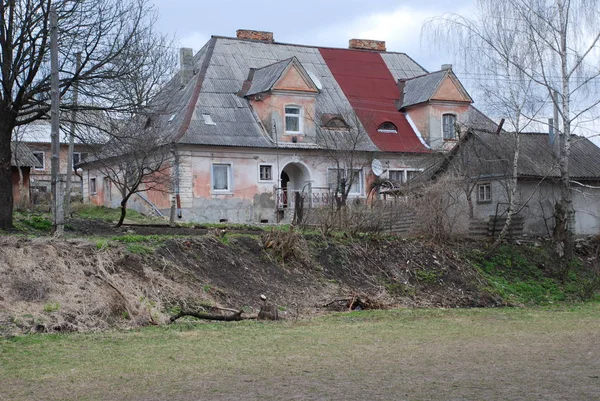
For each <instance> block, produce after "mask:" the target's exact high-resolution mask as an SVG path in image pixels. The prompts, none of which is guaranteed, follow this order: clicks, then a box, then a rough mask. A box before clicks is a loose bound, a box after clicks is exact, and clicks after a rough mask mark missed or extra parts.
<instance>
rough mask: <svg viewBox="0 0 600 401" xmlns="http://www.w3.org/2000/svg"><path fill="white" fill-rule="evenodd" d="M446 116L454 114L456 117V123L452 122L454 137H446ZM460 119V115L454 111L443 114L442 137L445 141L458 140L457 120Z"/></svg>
mask: <svg viewBox="0 0 600 401" xmlns="http://www.w3.org/2000/svg"><path fill="white" fill-rule="evenodd" d="M446 116H452V117H454V123H453V124H452V137H446V135H445V134H446V133H445V131H444V127H445V126H446V124H444V117H446ZM457 121H458V116H457V115H456V114H454V113H444V114H442V139H443V140H444V141H456V140H457V139H458V138H457V135H456V122H457Z"/></svg>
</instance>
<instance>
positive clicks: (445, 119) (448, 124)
mask: <svg viewBox="0 0 600 401" xmlns="http://www.w3.org/2000/svg"><path fill="white" fill-rule="evenodd" d="M442 129H443V131H444V139H449V140H454V139H456V116H455V115H454V114H444V115H443V116H442Z"/></svg>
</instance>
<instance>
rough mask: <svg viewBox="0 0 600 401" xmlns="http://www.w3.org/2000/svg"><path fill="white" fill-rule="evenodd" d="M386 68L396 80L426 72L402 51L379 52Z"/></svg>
mask: <svg viewBox="0 0 600 401" xmlns="http://www.w3.org/2000/svg"><path fill="white" fill-rule="evenodd" d="M381 58H383V61H385V64H386V65H387V67H388V69H389V70H390V72H391V73H392V75H393V76H394V79H395V80H396V81H397V80H399V79H409V78H414V77H417V76H419V75H423V74H426V73H427V71H426V70H425V69H424V68H423V67H421V66H420V65H419V64H417V63H416V62H415V61H414V60H413V59H412V58H410V57H408V56H407V55H406V54H404V53H381Z"/></svg>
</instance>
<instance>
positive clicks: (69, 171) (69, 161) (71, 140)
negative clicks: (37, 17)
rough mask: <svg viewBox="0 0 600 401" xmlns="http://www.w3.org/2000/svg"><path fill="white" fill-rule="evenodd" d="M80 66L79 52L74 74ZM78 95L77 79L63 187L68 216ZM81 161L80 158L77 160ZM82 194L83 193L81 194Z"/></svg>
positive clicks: (76, 54) (74, 88)
mask: <svg viewBox="0 0 600 401" xmlns="http://www.w3.org/2000/svg"><path fill="white" fill-rule="evenodd" d="M80 68H81V53H80V52H77V53H75V74H79V69H80ZM78 97H79V80H77V79H75V82H73V111H72V112H71V128H70V131H71V132H70V134H69V157H68V158H67V185H66V189H65V216H67V218H68V217H69V215H70V214H69V213H70V211H71V177H72V176H73V148H74V145H75V117H76V115H77V112H76V111H75V109H76V108H77V98H78ZM79 161H81V160H79ZM82 195H83V194H82Z"/></svg>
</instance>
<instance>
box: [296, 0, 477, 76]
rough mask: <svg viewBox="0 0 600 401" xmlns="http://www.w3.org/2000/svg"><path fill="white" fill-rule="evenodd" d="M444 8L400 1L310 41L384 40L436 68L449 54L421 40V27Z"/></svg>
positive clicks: (468, 6) (326, 43)
mask: <svg viewBox="0 0 600 401" xmlns="http://www.w3.org/2000/svg"><path fill="white" fill-rule="evenodd" d="M471 9H472V5H471V3H470V2H467V3H464V4H463V5H462V7H461V8H455V9H454V10H453V11H454V12H456V13H460V14H463V15H468V14H469V13H471ZM444 12H445V10H444V8H443V7H440V6H435V7H434V6H431V7H423V6H408V5H402V6H400V7H397V8H395V9H393V10H391V11H389V12H375V13H371V14H367V15H363V16H359V17H356V18H354V19H352V20H350V21H348V20H346V21H344V22H339V23H337V24H334V25H330V26H327V27H325V28H324V29H322V30H319V31H317V32H315V33H314V34H313V35H312V38H311V41H312V42H313V43H315V44H317V45H321V46H332V47H346V46H348V40H349V39H352V38H359V39H376V40H385V41H386V46H387V50H388V51H396V52H404V53H406V54H408V55H409V56H410V57H412V58H414V59H415V60H416V61H417V62H418V63H420V64H422V65H423V66H425V68H428V69H430V70H436V69H439V66H440V65H441V64H442V63H447V62H448V61H449V59H450V54H444V53H443V52H442V54H440V52H434V51H433V50H432V49H433V48H432V47H431V46H430V44H429V43H423V44H421V28H422V26H423V23H424V22H425V20H427V19H428V18H432V17H436V16H440V15H442V14H443V13H444ZM305 42H306V38H305V39H304V42H303V43H305Z"/></svg>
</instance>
